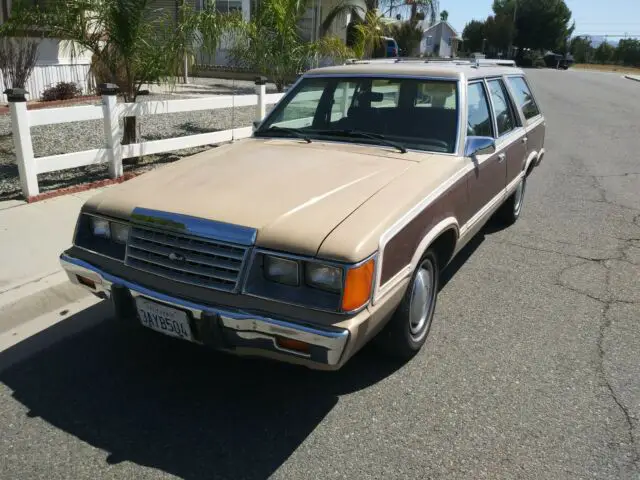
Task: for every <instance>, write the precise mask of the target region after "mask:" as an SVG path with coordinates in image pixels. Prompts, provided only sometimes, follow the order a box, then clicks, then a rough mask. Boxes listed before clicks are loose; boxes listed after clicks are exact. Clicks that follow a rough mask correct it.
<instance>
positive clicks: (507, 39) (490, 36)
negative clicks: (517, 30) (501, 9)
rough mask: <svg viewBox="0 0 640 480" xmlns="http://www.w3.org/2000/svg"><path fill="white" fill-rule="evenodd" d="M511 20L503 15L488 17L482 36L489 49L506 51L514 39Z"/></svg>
mask: <svg viewBox="0 0 640 480" xmlns="http://www.w3.org/2000/svg"><path fill="white" fill-rule="evenodd" d="M513 29H514V24H513V19H512V18H510V17H508V16H505V15H495V16H492V15H490V16H489V17H487V20H486V21H485V22H484V36H485V38H486V39H487V42H488V43H489V45H490V46H491V47H493V48H494V49H495V50H498V51H503V52H504V51H507V50H509V46H510V45H511V41H512V40H513V37H514V31H513Z"/></svg>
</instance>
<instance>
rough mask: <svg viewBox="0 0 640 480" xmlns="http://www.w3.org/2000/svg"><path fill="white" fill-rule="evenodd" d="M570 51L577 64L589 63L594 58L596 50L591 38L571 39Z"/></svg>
mask: <svg viewBox="0 0 640 480" xmlns="http://www.w3.org/2000/svg"><path fill="white" fill-rule="evenodd" d="M569 51H570V52H571V55H573V59H574V60H575V62H576V63H589V62H590V61H591V59H592V58H593V52H594V48H593V46H592V45H591V39H590V38H589V37H575V38H573V39H571V43H570V46H569Z"/></svg>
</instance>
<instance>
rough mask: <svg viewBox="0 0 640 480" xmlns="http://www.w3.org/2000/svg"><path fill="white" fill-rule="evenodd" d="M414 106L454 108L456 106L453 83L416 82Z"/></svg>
mask: <svg viewBox="0 0 640 480" xmlns="http://www.w3.org/2000/svg"><path fill="white" fill-rule="evenodd" d="M415 106H416V107H431V108H433V107H437V108H444V109H447V110H455V109H456V106H457V98H456V88H455V85H453V84H452V83H449V82H439V83H438V82H429V83H420V84H418V92H417V94H416V99H415Z"/></svg>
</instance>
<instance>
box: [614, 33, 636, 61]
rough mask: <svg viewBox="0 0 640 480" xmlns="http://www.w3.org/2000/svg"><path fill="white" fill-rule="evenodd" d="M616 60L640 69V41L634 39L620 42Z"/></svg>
mask: <svg viewBox="0 0 640 480" xmlns="http://www.w3.org/2000/svg"><path fill="white" fill-rule="evenodd" d="M615 60H616V61H618V62H620V63H622V64H624V65H629V66H636V67H640V40H636V39H632V38H626V39H624V40H620V42H619V43H618V48H617V49H616V53H615Z"/></svg>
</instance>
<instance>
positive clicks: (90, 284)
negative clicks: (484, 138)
mask: <svg viewBox="0 0 640 480" xmlns="http://www.w3.org/2000/svg"><path fill="white" fill-rule="evenodd" d="M76 278H77V279H78V282H79V283H80V284H82V285H84V286H85V287H89V288H90V289H91V290H95V289H96V282H94V281H93V280H91V279H89V278H87V277H82V276H80V275H76Z"/></svg>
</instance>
